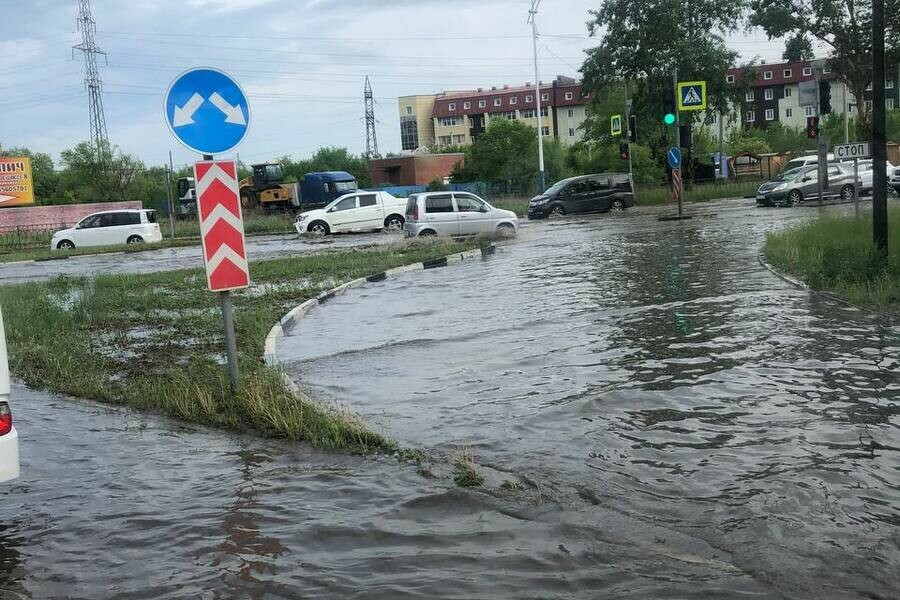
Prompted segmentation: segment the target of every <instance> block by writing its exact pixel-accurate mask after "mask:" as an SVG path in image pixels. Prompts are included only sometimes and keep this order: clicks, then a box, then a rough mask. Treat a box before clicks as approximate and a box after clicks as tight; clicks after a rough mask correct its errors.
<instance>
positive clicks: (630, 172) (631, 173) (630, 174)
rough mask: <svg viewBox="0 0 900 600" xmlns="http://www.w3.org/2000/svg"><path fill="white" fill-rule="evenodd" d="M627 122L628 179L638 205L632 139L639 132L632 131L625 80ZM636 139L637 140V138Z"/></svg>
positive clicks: (632, 194)
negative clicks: (632, 160)
mask: <svg viewBox="0 0 900 600" xmlns="http://www.w3.org/2000/svg"><path fill="white" fill-rule="evenodd" d="M625 122H626V123H628V136H627V140H628V141H627V142H626V143H627V144H628V179H630V180H631V197H632V199H633V200H634V201H635V203H637V194H636V193H635V191H636V190H635V189H634V188H635V186H634V165H633V163H632V162H631V138H632V136H636V135H637V132H633V131H632V129H633V128H632V126H631V100H629V99H628V80H627V79H626V80H625ZM635 139H636V138H635Z"/></svg>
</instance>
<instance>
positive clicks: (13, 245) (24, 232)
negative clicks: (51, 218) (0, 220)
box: [0, 224, 67, 253]
mask: <svg viewBox="0 0 900 600" xmlns="http://www.w3.org/2000/svg"><path fill="white" fill-rule="evenodd" d="M66 227H67V225H64V224H56V225H23V226H17V227H0V253H9V252H15V251H17V250H31V249H34V248H49V247H50V239H51V238H52V237H53V233H54V232H55V231H59V230H60V229H65V228H66Z"/></svg>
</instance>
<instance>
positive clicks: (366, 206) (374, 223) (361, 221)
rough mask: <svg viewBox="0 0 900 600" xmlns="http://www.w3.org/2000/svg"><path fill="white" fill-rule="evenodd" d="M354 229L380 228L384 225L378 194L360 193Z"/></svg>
mask: <svg viewBox="0 0 900 600" xmlns="http://www.w3.org/2000/svg"><path fill="white" fill-rule="evenodd" d="M358 206H359V208H358V209H357V211H356V212H357V213H358V214H357V221H356V223H357V225H356V227H355V229H381V228H382V227H384V212H383V210H382V208H381V198H380V197H379V194H375V193H372V194H360V195H359V203H358Z"/></svg>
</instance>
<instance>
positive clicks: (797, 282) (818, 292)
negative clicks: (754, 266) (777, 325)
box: [756, 252, 897, 321]
mask: <svg viewBox="0 0 900 600" xmlns="http://www.w3.org/2000/svg"><path fill="white" fill-rule="evenodd" d="M756 259H757V260H758V261H759V264H760V265H762V266H763V267H764V268H765V269H766V270H767V271H769V272H770V273H772V274H773V275H775V276H776V277H778V278H779V279H781V280H783V281H786V282H787V283H789V284H791V285H793V286H794V287H796V288H798V289H801V290H805V291H807V292H809V293H811V294H815V295H817V296H821V297H822V298H826V299H828V300H833V301H834V302H837V303H838V304H843V305H844V306H849V307H850V308H855V309H857V310H860V311H863V312H867V313H871V314H873V315H878V316H880V317H882V318H884V319H888V320H889V321H892V320H894V319H895V318H896V317H897V315H895V314H893V313H888V312H883V311H880V310H876V309H874V308H869V307H867V306H860V305H859V304H854V303H853V302H850V301H849V300H846V299H844V298H841V297H840V296H838V295H836V294H832V293H831V292H824V291H822V290H815V289H813V288H811V287H809V285H808V284H807V283H805V282H803V281H800V280H799V279H797V278H796V277H792V276H790V275H788V274H787V273H782V272H781V271H779V270H778V269H776V268H775V267H774V266H773V265H772V264H771V263H768V262H766V259H765V257H764V255H763V253H762V252H760V253H759V254H757V255H756Z"/></svg>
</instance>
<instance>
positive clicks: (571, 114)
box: [567, 108, 575, 119]
mask: <svg viewBox="0 0 900 600" xmlns="http://www.w3.org/2000/svg"><path fill="white" fill-rule="evenodd" d="M567 114H568V115H569V118H570V119H574V118H575V109H574V108H570V109H569V111H568V113H567Z"/></svg>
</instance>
